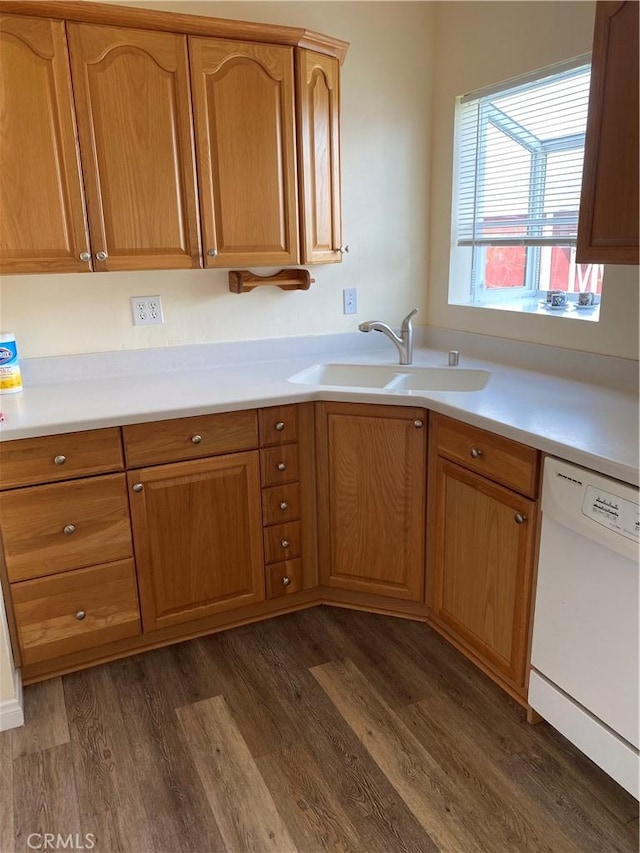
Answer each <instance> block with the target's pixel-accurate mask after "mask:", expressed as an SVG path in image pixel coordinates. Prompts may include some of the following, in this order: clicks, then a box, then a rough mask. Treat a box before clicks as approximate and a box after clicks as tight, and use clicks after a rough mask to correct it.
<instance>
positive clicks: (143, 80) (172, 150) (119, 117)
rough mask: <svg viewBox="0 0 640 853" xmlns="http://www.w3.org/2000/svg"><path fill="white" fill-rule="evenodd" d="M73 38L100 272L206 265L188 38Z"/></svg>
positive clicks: (84, 32)
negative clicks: (201, 237) (202, 249)
mask: <svg viewBox="0 0 640 853" xmlns="http://www.w3.org/2000/svg"><path fill="white" fill-rule="evenodd" d="M68 32H69V44H70V51H71V67H72V73H73V85H74V91H75V98H76V104H77V110H78V130H79V133H80V143H81V150H82V155H83V167H84V174H85V183H86V192H87V206H88V212H89V223H90V227H91V243H92V247H93V252H94V268H95V269H97V270H141V269H183V268H189V267H198V266H200V243H199V231H198V214H197V202H196V198H197V196H196V188H195V171H194V155H193V142H192V131H191V111H190V101H189V71H188V61H187V43H186V37H185V36H179V35H174V34H173V33H161V32H150V31H146V30H132V29H120V28H119V27H102V26H93V25H89V24H68ZM103 255H106V257H104V258H103V259H102V260H100V258H102V256H103Z"/></svg>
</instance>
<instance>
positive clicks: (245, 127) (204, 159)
mask: <svg viewBox="0 0 640 853" xmlns="http://www.w3.org/2000/svg"><path fill="white" fill-rule="evenodd" d="M189 54H190V59H191V74H192V89H193V109H194V121H195V129H196V148H197V160H198V180H199V186H200V211H201V217H202V230H203V243H204V258H205V266H207V267H225V268H226V267H235V266H246V265H249V264H253V265H258V264H260V265H264V266H270V265H280V264H295V263H298V262H299V250H298V204H297V177H296V157H295V114H294V90H293V50H292V48H289V47H280V46H277V45H268V44H249V43H247V44H245V43H242V42H233V41H224V40H220V39H205V38H190V39H189Z"/></svg>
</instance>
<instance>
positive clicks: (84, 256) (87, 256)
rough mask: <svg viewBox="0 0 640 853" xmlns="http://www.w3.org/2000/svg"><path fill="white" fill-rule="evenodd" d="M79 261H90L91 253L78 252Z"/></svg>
mask: <svg viewBox="0 0 640 853" xmlns="http://www.w3.org/2000/svg"><path fill="white" fill-rule="evenodd" d="M80 260H81V261H90V260H91V252H80Z"/></svg>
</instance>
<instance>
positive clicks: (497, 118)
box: [455, 57, 590, 246]
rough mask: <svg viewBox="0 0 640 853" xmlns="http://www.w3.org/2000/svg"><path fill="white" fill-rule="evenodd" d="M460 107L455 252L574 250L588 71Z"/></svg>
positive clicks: (464, 101) (474, 96)
mask: <svg viewBox="0 0 640 853" xmlns="http://www.w3.org/2000/svg"><path fill="white" fill-rule="evenodd" d="M580 62H581V64H580V65H578V66H577V67H576V65H575V61H574V64H573V67H570V68H567V67H566V66H565V67H564V68H563V69H562V70H560V71H559V70H558V69H557V68H556V69H554V70H553V72H549V70H547V71H546V72H545V73H544V76H540V77H538V78H537V79H533V80H531V79H528V80H527V81H526V82H523V81H522V80H520V81H519V82H518V84H517V85H514V81H511V83H510V84H508V86H505V87H503V88H501V89H498V88H497V87H493V88H492V89H491V90H484V91H481V92H472V93H470V94H468V95H465V96H464V97H462V98H461V99H460V101H459V103H460V106H459V112H458V122H459V124H458V149H457V150H458V163H457V196H456V204H457V216H456V225H457V233H456V235H455V239H456V242H457V245H459V246H482V245H484V246H544V245H563V246H568V245H575V242H576V234H577V230H578V209H579V204H580V188H581V183H582V160H583V155H584V135H585V129H586V123H587V106H588V102H589V79H590V65H589V64H588V62H587V60H586V58H585V57H582V58H581V61H580Z"/></svg>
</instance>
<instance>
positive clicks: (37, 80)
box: [0, 15, 90, 274]
mask: <svg viewBox="0 0 640 853" xmlns="http://www.w3.org/2000/svg"><path fill="white" fill-rule="evenodd" d="M0 79H1V80H2V85H1V86H0V138H1V139H2V144H0V270H1V271H2V272H4V273H8V274H10V273H17V272H24V273H36V272H48V273H67V272H82V271H83V270H86V269H88V268H89V266H88V262H89V259H90V246H89V232H88V228H87V222H86V218H85V207H84V195H83V186H82V177H81V172H80V159H79V156H78V150H77V146H76V127H75V113H74V109H73V102H72V92H71V76H70V72H69V60H68V55H67V39H66V35H65V26H64V23H63V22H62V21H52V20H48V19H45V18H21V17H17V16H13V15H0ZM17 176H19V180H18V179H17Z"/></svg>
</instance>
